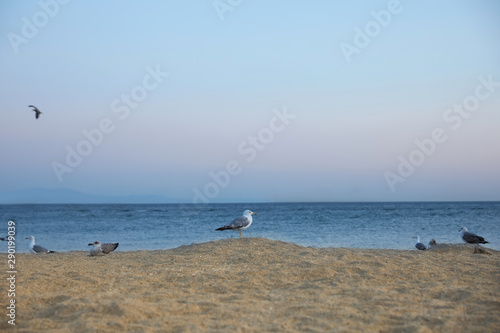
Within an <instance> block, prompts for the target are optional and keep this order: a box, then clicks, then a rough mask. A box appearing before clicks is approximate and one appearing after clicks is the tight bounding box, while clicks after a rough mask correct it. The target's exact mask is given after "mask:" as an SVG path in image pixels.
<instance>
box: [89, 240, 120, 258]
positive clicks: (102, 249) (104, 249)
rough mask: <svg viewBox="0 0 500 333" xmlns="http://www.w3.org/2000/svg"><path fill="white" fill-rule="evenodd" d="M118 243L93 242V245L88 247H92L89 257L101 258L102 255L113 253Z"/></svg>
mask: <svg viewBox="0 0 500 333" xmlns="http://www.w3.org/2000/svg"><path fill="white" fill-rule="evenodd" d="M118 245H119V243H102V244H101V242H99V241H95V242H93V243H90V244H89V246H92V248H91V249H90V255H91V256H101V255H104V254H108V253H111V252H113V251H114V250H115V249H116V248H117V247H118Z"/></svg>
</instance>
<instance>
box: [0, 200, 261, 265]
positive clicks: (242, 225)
mask: <svg viewBox="0 0 500 333" xmlns="http://www.w3.org/2000/svg"><path fill="white" fill-rule="evenodd" d="M256 214H257V213H255V212H252V211H251V210H248V209H247V210H245V211H244V212H243V216H240V217H237V218H235V219H234V220H233V221H231V223H229V224H227V225H225V226H223V227H221V228H218V229H216V230H218V231H221V230H234V231H239V232H240V238H241V231H242V230H245V229H247V228H248V227H250V225H251V224H252V215H256ZM26 239H29V240H30V246H29V248H30V252H31V253H35V254H43V253H55V251H51V250H47V249H46V248H44V247H43V246H41V245H38V244H35V237H34V236H30V237H26ZM0 240H7V237H2V238H0ZM118 245H119V243H101V242H99V241H95V242H93V243H90V244H89V245H88V246H92V248H91V249H90V255H91V256H102V255H105V254H109V253H111V252H113V251H114V250H116V248H117V247H118Z"/></svg>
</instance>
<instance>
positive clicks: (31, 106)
mask: <svg viewBox="0 0 500 333" xmlns="http://www.w3.org/2000/svg"><path fill="white" fill-rule="evenodd" d="M28 107H30V108H33V110H32V111H35V113H36V115H35V117H36V119H38V117H40V114H41V113H42V111H40V110H38V108H37V107H36V106H34V105H28Z"/></svg>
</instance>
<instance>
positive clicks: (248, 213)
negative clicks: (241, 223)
mask: <svg viewBox="0 0 500 333" xmlns="http://www.w3.org/2000/svg"><path fill="white" fill-rule="evenodd" d="M243 215H244V216H248V215H250V216H252V215H257V213H255V212H252V211H251V210H249V209H247V210H245V211H244V212H243Z"/></svg>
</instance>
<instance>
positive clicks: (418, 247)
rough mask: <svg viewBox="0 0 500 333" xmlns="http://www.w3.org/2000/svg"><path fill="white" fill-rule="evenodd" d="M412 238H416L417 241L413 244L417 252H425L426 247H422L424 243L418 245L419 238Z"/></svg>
mask: <svg viewBox="0 0 500 333" xmlns="http://www.w3.org/2000/svg"><path fill="white" fill-rule="evenodd" d="M413 238H416V239H417V242H416V243H415V247H416V248H417V250H422V251H424V250H427V247H426V246H425V245H424V243H420V237H419V236H417V237H413Z"/></svg>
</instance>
